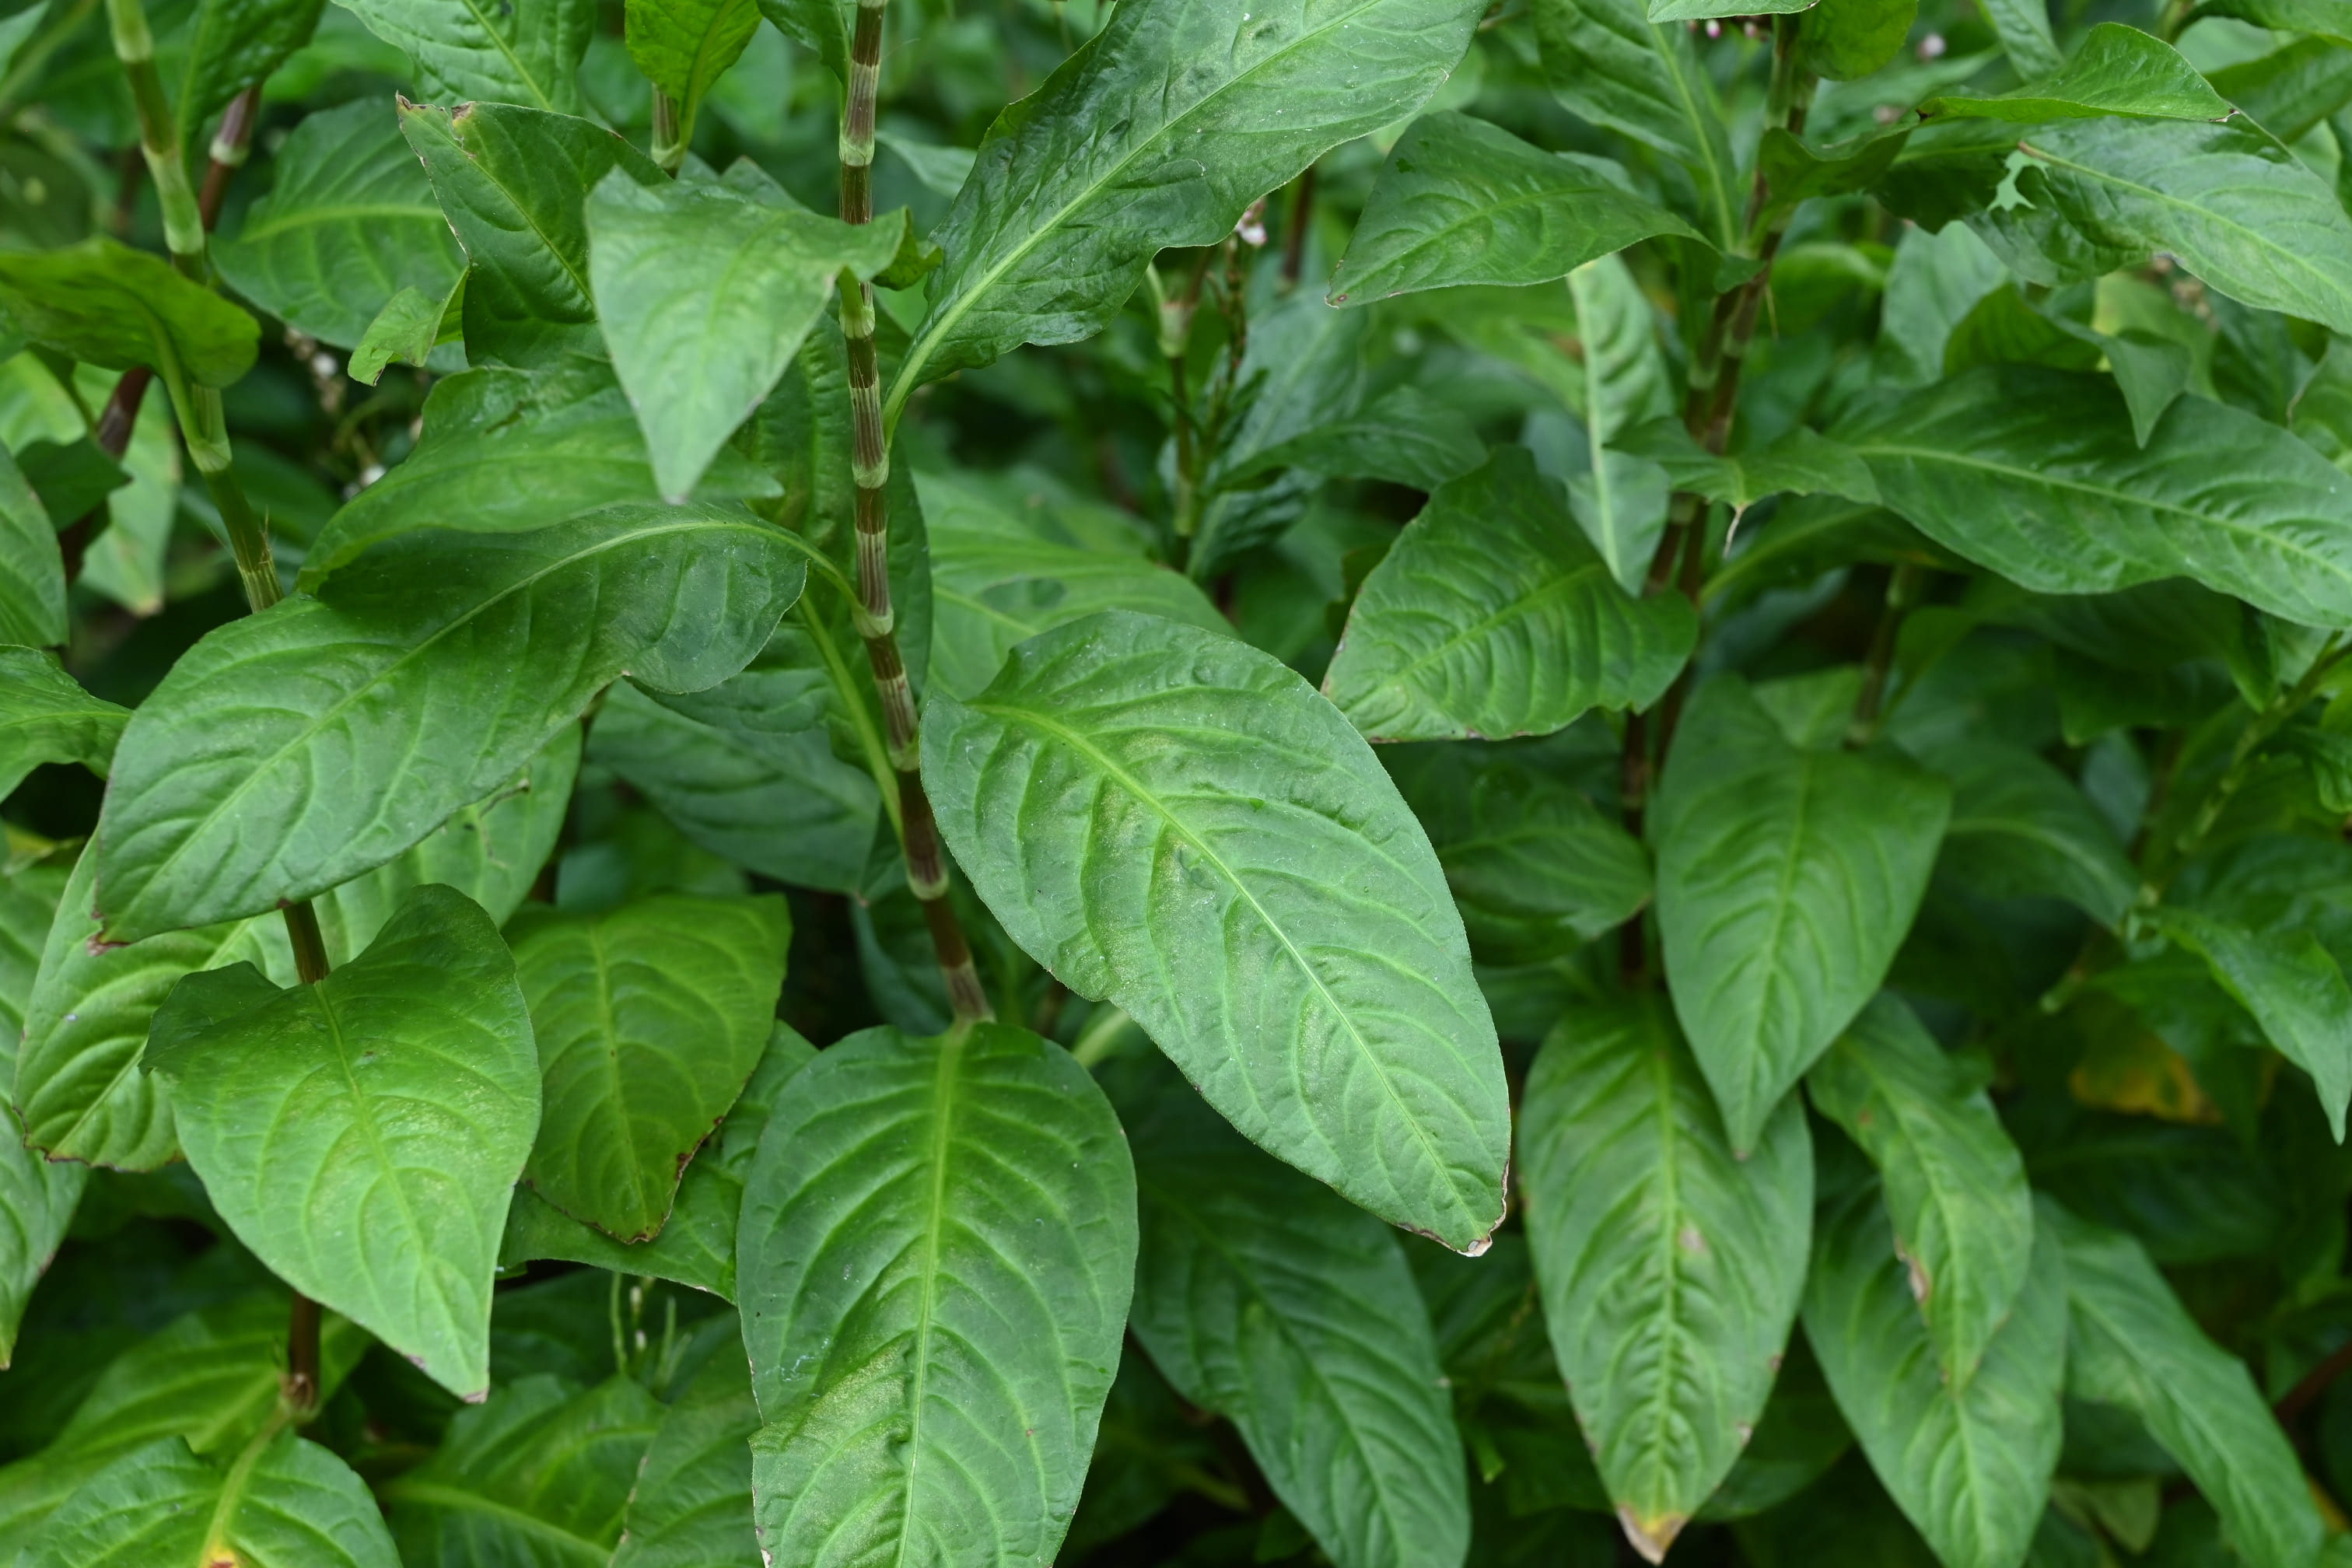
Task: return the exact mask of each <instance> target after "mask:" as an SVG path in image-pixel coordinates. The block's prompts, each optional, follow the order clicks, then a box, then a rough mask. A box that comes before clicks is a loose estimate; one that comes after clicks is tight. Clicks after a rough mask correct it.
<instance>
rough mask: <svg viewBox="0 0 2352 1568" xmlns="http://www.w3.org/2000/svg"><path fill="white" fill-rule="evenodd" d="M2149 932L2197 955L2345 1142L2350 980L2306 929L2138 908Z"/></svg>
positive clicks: (2351, 1035) (2350, 1079) (2351, 1054)
mask: <svg viewBox="0 0 2352 1568" xmlns="http://www.w3.org/2000/svg"><path fill="white" fill-rule="evenodd" d="M2140 913H2141V916H2142V918H2143V919H2145V920H2146V921H2147V923H2148V924H2149V925H2150V926H2151V927H2153V928H2154V929H2155V930H2156V931H2159V932H2161V933H2162V934H2163V935H2165V936H2166V937H2168V938H2169V939H2171V940H2172V941H2173V942H2177V943H2179V945H2180V946H2182V947H2184V948H2186V949H2188V950H2189V952H2193V953H2196V954H2197V955H2198V956H2199V957H2200V958H2202V959H2204V961H2205V963H2206V966H2207V967H2208V968H2209V969H2210V970H2211V971H2212V972H2213V978H2214V980H2215V981H2216V982H2218V983H2219V984H2221V988H2222V989H2223V990H2225V991H2227V992H2229V994H2231V996H2234V997H2235V998H2237V1000H2238V1003H2239V1005H2241V1006H2242V1007H2244V1008H2245V1009H2246V1011H2247V1012H2249V1013H2252V1015H2253V1016H2254V1019H2255V1021H2256V1022H2257V1023H2259V1024H2260V1025H2261V1026H2262V1030H2263V1036H2264V1037H2266V1038H2267V1039H2268V1040H2269V1041H2270V1043H2271V1044H2272V1045H2273V1046H2275V1047H2277V1048H2278V1050H2279V1053H2280V1054H2281V1055H2283V1056H2284V1057H2285V1058H2287V1060H2289V1061H2291V1062H2293V1063H2294V1065H2295V1066H2297V1067H2299V1068H2303V1070H2304V1071H2305V1072H2307V1073H2309V1074H2310V1075H2311V1079H2312V1084H2313V1086H2314V1087H2315V1088H2316V1089H2318V1091H2319V1106H2320V1109H2321V1110H2324V1111H2326V1113H2327V1126H2328V1130H2329V1131H2332V1132H2334V1133H2335V1134H2336V1142H2339V1143H2340V1142H2343V1141H2344V1113H2345V1109H2346V1107H2347V1105H2352V984H2347V982H2346V980H2345V976H2344V970H2343V968H2342V966H2341V965H2340V964H2339V963H2338V962H2337V960H2336V956H2335V954H2333V953H2331V952H2329V951H2328V950H2327V949H2326V947H2325V946H2323V945H2322V944H2321V942H2320V940H2319V938H2318V937H2317V936H2315V935H2314V934H2313V933H2312V932H2311V931H2308V930H2294V929H2271V930H2262V929H2257V928H2254V927H2251V926H2248V925H2244V924H2242V923H2240V922H2238V921H2231V920H2228V919H2224V918H2219V917H2217V916H2215V915H2213V914H2210V913H2208V912H2206V911H2204V910H2192V909H2182V908H2179V907H2177V906H2173V905H2158V906H2157V907H2155V908H2152V909H2147V910H2141V911H2140Z"/></svg>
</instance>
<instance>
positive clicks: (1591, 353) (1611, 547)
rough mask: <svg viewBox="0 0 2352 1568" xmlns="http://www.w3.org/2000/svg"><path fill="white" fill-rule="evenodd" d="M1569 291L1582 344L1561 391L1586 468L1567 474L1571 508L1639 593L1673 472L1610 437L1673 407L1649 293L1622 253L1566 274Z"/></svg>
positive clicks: (1616, 573)
mask: <svg viewBox="0 0 2352 1568" xmlns="http://www.w3.org/2000/svg"><path fill="white" fill-rule="evenodd" d="M1568 294H1569V300H1570V304H1571V307H1572V309H1573V310H1574V311H1575V317H1574V321H1575V331H1576V340H1577V343H1578V346H1579V347H1580V349H1581V351H1582V352H1581V353H1580V356H1579V358H1580V361H1581V363H1580V364H1579V365H1578V366H1577V373H1576V374H1575V375H1573V376H1572V377H1570V378H1569V379H1568V380H1567V381H1566V382H1565V383H1564V384H1563V385H1562V391H1563V392H1564V393H1565V394H1566V395H1567V398H1568V402H1569V405H1570V407H1572V408H1573V409H1574V410H1575V411H1576V416H1577V417H1578V418H1579V419H1580V420H1581V421H1582V422H1583V425H1584V437H1585V461H1586V466H1587V468H1588V469H1589V471H1588V472H1587V473H1585V474H1584V475H1582V476H1580V477H1579V478H1575V479H1570V480H1569V481H1568V507H1569V510H1570V511H1571V512H1573V513H1575V514H1576V521H1577V525H1578V526H1579V527H1580V528H1582V529H1583V530H1584V532H1585V537H1587V538H1589V539H1591V541H1592V543H1593V547H1594V548H1595V549H1597V550H1599V551H1600V552H1601V556H1602V558H1603V559H1605V560H1606V561H1607V562H1608V563H1609V572H1610V575H1611V576H1612V577H1614V578H1615V579H1616V580H1617V584H1618V586H1620V587H1622V588H1623V589H1624V590H1625V591H1626V592H1627V593H1629V594H1632V593H1638V592H1639V591H1640V590H1641V587H1642V583H1643V579H1644V578H1646V577H1647V576H1648V575H1649V570H1650V558H1651V557H1652V556H1653V555H1654V554H1656V553H1657V546H1658V539H1659V536H1660V535H1661V534H1662V533H1664V531H1665V526H1666V499H1667V480H1666V478H1665V475H1664V473H1663V472H1661V471H1660V470H1659V468H1658V467H1657V465H1655V464H1654V463H1652V462H1650V461H1649V460H1648V459H1646V458H1636V457H1634V456H1633V455H1632V454H1631V453H1627V452H1617V451H1612V449H1611V448H1610V447H1609V445H1608V443H1610V442H1612V441H1613V440H1615V439H1616V438H1617V437H1619V436H1620V435H1621V434H1622V432H1624V431H1626V430H1629V429H1631V428H1633V426H1636V425H1639V424H1641V423H1643V421H1644V420H1646V419H1649V418H1652V417H1655V416H1661V415H1664V414H1665V413H1667V412H1668V411H1669V409H1670V408H1671V407H1672V406H1673V402H1674V394H1673V390H1672V388H1671V386H1670V385H1669V384H1668V377H1667V374H1666V363H1665V356H1664V354H1663V353H1661V352H1660V351H1659V348H1658V340H1657V330H1656V325H1655V322H1654V319H1653V318H1654V312H1653V311H1652V310H1651V306H1650V301H1649V299H1648V297H1647V296H1645V295H1644V294H1643V292H1642V289H1641V285H1640V284H1638V283H1636V282H1635V281H1634V280H1633V272H1632V270H1631V269H1630V268H1627V267H1626V265H1625V262H1624V259H1623V258H1622V257H1603V258H1601V259H1600V260H1598V261H1593V262H1588V263H1586V264H1585V265H1584V266H1582V267H1580V268H1577V269H1576V270H1575V271H1573V272H1571V273H1570V274H1569V275H1568ZM1547 346H1548V345H1547Z"/></svg>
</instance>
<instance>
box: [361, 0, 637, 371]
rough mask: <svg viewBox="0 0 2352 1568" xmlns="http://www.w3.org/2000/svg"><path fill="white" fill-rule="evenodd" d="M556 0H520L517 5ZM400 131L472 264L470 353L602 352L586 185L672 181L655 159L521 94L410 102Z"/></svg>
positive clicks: (547, 358)
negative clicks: (452, 104) (452, 105)
mask: <svg viewBox="0 0 2352 1568" xmlns="http://www.w3.org/2000/svg"><path fill="white" fill-rule="evenodd" d="M404 3H414V0H404ZM547 3H548V0H522V5H520V6H518V10H524V9H527V8H528V7H530V5H533V4H541V5H544V4H547ZM556 3H559V4H566V5H568V4H571V3H572V0H556ZM400 130H401V133H402V134H403V135H404V136H405V137H407V138H408V144H409V145H410V146H411V147H414V148H415V150H416V155H417V156H418V157H419V158H422V159H423V160H424V161H425V174H427V175H429V176H430V177H431V179H432V181H433V192H434V195H436V196H438V197H439V198H440V201H441V210H442V212H443V213H444V214H446V216H447V217H448V219H449V227H450V229H451V231H452V232H453V233H455V234H456V235H457V243H458V244H459V245H462V246H463V247H465V248H466V256H467V260H468V261H469V262H470V264H471V265H470V267H469V268H468V270H467V275H466V303H465V312H464V313H465V322H466V354H467V358H468V359H469V360H471V361H472V362H473V363H476V364H514V365H524V366H541V365H548V364H552V363H557V362H559V361H560V360H562V357H563V356H565V355H567V354H583V355H590V356H595V355H601V354H602V353H604V337H603V335H602V334H601V333H600V332H598V331H597V330H596V296H595V292H594V289H593V288H592V287H591V285H590V281H589V276H588V225H587V216H586V212H585V206H586V202H587V196H588V193H589V192H590V191H592V190H594V189H595V188H596V185H597V183H598V182H599V181H601V180H603V179H604V176H605V175H606V174H610V173H611V172H612V171H614V169H618V170H620V171H621V172H622V174H624V175H625V176H626V177H627V178H629V179H632V180H635V182H636V183H637V184H641V185H652V184H665V183H667V182H665V181H664V179H663V176H662V173H661V171H660V170H659V169H656V167H654V164H653V162H652V160H650V159H648V158H647V157H646V156H645V154H643V153H639V152H638V151H637V150H636V149H635V148H634V147H632V146H630V145H629V144H628V143H627V142H624V141H622V140H621V138H620V137H619V136H617V135H615V134H614V132H610V131H607V130H605V129H604V127H603V126H601V125H596V124H593V123H591V122H590V121H585V120H574V119H572V117H571V116H569V115H566V114H554V113H550V112H548V111H547V110H543V109H525V108H520V107H518V106H516V105H513V104H504V103H468V104H461V105H459V106H458V107H457V109H455V110H446V109H433V108H428V107H425V106H424V105H421V104H412V103H406V102H404V103H403V105H402V108H401V110H400Z"/></svg>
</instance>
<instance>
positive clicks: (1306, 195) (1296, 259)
mask: <svg viewBox="0 0 2352 1568" xmlns="http://www.w3.org/2000/svg"><path fill="white" fill-rule="evenodd" d="M1314 221H1315V165H1314V164H1312V163H1309V164H1307V172H1306V173H1305V174H1301V175H1299V176H1298V194H1297V195H1295V196H1293V197H1292V198H1291V201H1290V226H1289V228H1288V229H1287V230H1286V231H1285V232H1284V234H1283V237H1282V288H1283V291H1284V292H1285V293H1287V292H1289V291H1290V290H1291V289H1296V288H1297V287H1298V274H1299V271H1300V269H1301V268H1304V267H1305V266H1306V264H1307V228H1308V226H1310V225H1312V224H1313V223H1314Z"/></svg>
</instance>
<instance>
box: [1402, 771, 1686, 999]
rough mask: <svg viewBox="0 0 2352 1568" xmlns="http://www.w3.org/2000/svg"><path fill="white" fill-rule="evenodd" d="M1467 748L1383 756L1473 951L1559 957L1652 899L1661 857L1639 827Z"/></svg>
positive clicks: (1507, 958)
mask: <svg viewBox="0 0 2352 1568" xmlns="http://www.w3.org/2000/svg"><path fill="white" fill-rule="evenodd" d="M1467 751H1468V748H1465V747H1460V746H1409V747H1397V748H1392V749H1391V750H1389V751H1386V752H1382V753H1381V761H1382V762H1384V763H1387V764H1388V768H1389V773H1390V774H1391V776H1392V777H1394V778H1395V780H1396V781H1397V787H1398V789H1400V790H1401V791H1402V792H1403V795H1404V798H1405V802H1406V804H1407V805H1411V806H1412V810H1413V815H1414V816H1417V817H1419V818H1420V819H1421V825H1422V826H1423V827H1425V828H1427V829H1428V830H1429V838H1430V843H1431V846H1432V847H1434V848H1435V849H1436V851H1437V863H1438V864H1439V865H1440V866H1443V867H1444V868H1445V883H1446V886H1447V887H1448V888H1449V889H1452V890H1453V893H1454V907H1455V908H1457V909H1459V910H1461V911H1462V923H1463V926H1464V928H1465V930H1466V931H1468V932H1469V936H1470V951H1471V952H1473V953H1475V954H1476V955H1477V956H1478V957H1479V958H1480V959H1481V960H1483V961H1485V962H1487V963H1540V962H1542V961H1543V960H1545V959H1548V958H1557V957H1559V956H1561V955H1562V954H1564V953H1569V952H1574V951H1575V950H1576V949H1577V948H1579V947H1580V946H1582V945H1583V944H1584V943H1586V942H1591V941H1592V940H1594V939H1595V938H1597V937H1599V936H1601V935H1602V934H1603V933H1604V932H1607V931H1612V930H1614V929H1615V928H1616V927H1618V926H1620V925H1622V924H1623V923H1624V922H1625V921H1629V920H1631V919H1633V916H1634V915H1635V914H1637V913H1638V912H1640V910H1641V908H1642V906H1643V905H1644V904H1646V903H1648V902H1649V901H1650V858H1649V856H1648V854H1647V853H1645V852H1644V851H1643V848H1642V846H1641V845H1640V844H1639V843H1638V842H1636V841H1635V840H1634V838H1633V836H1632V835H1630V834H1628V833H1627V832H1626V831H1625V830H1624V829H1623V828H1622V827H1620V826H1618V825H1617V824H1616V823H1614V822H1612V821H1611V820H1610V819H1609V818H1608V817H1606V816H1602V815H1601V811H1600V809H1599V808H1598V807H1597V806H1595V805H1593V804H1592V803H1591V801H1589V800H1587V799H1585V798H1584V796H1582V795H1579V794H1577V793H1576V792H1575V791H1574V790H1572V789H1570V788H1568V787H1567V786H1566V785H1565V784H1560V783H1559V782H1558V781H1556V780H1554V779H1552V778H1549V777H1548V776H1546V775H1545V774H1543V773H1538V772H1537V771H1536V770H1534V769H1532V768H1527V767H1521V766H1518V765H1517V764H1516V763H1509V762H1505V761H1500V760H1496V761H1494V762H1488V761H1486V760H1485V759H1483V758H1478V757H1475V755H1470V754H1465V752H1467Z"/></svg>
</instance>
